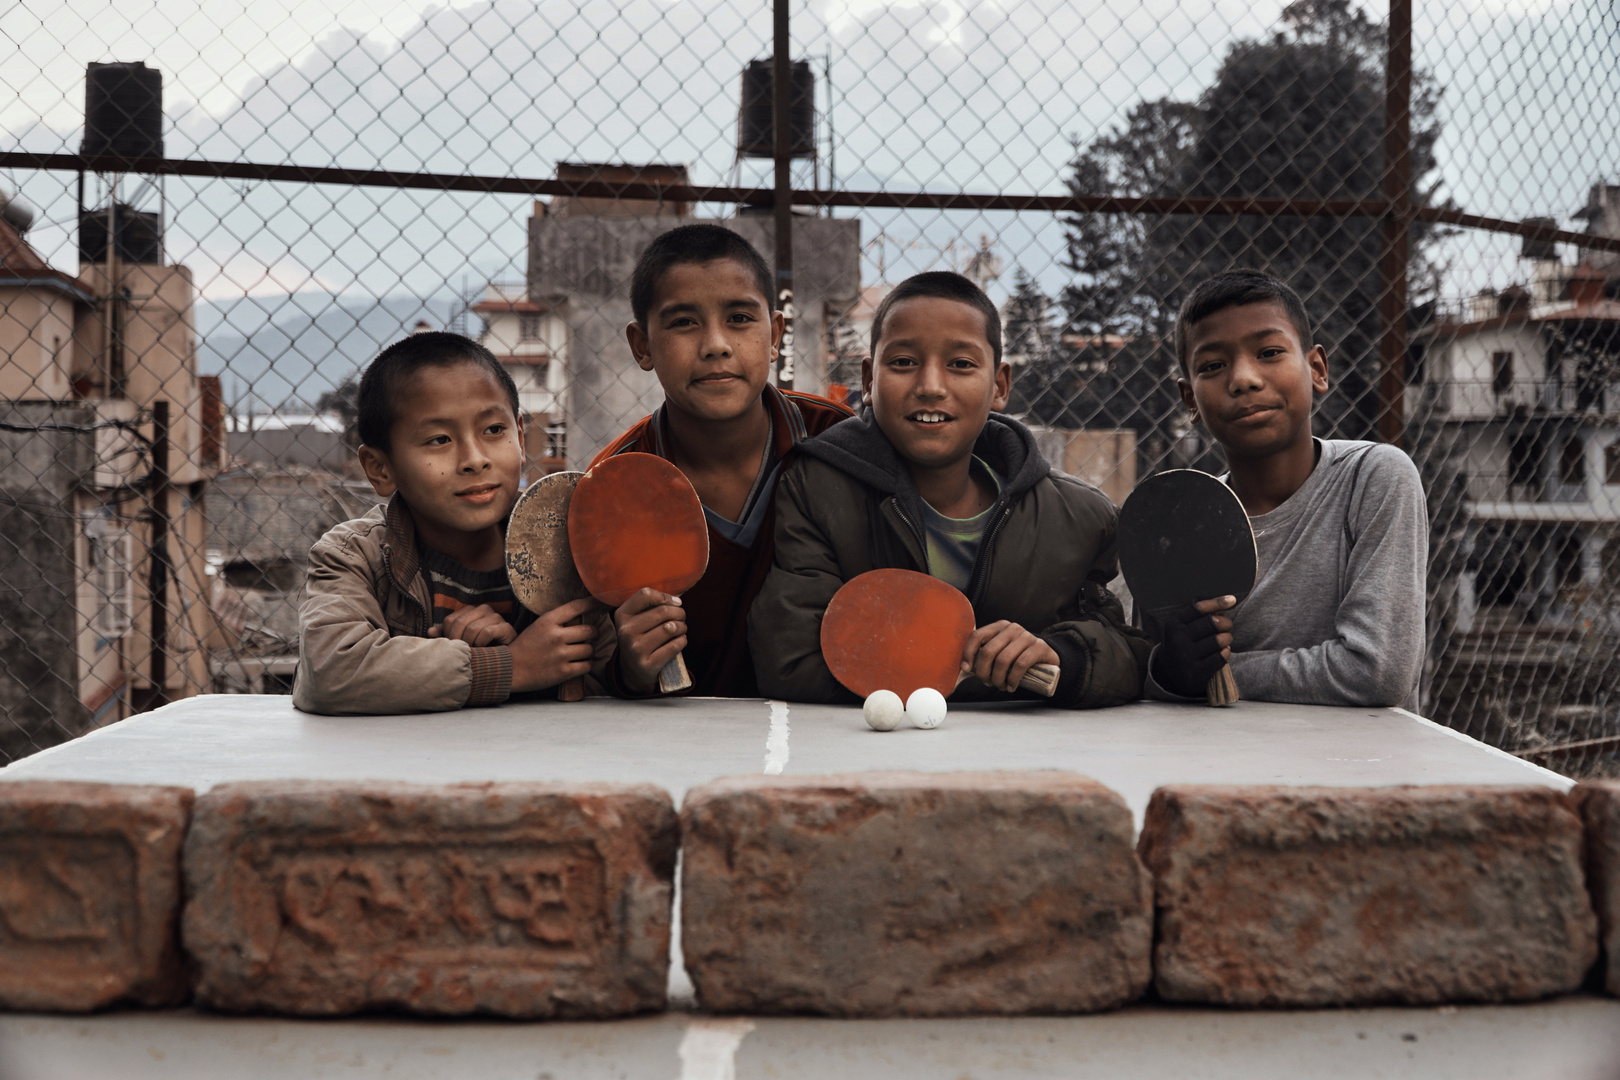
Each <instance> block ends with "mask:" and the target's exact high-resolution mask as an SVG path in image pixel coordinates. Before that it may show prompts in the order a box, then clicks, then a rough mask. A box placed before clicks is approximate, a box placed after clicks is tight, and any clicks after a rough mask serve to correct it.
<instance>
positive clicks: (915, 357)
mask: <svg viewBox="0 0 1620 1080" xmlns="http://www.w3.org/2000/svg"><path fill="white" fill-rule="evenodd" d="M861 385H862V388H863V390H864V392H865V395H866V399H867V400H868V401H870V402H871V403H872V414H873V415H874V416H875V417H876V418H877V423H878V427H879V428H880V429H881V430H882V432H883V434H884V435H885V436H886V437H887V438H888V440H889V443H890V445H892V446H893V447H894V449H895V452H896V453H898V454H899V455H900V456H901V457H902V458H903V459H905V460H906V461H908V462H910V463H911V464H913V465H921V466H923V467H924V468H938V467H940V466H944V465H950V464H952V463H954V462H958V461H964V460H966V459H967V457H968V455H969V454H971V453H972V452H973V444H974V442H976V441H977V440H978V438H979V432H981V431H983V430H984V424H985V421H986V420H988V419H989V417H990V411H991V410H992V409H1003V408H1006V406H1007V395H1008V394H1009V393H1010V392H1011V390H1012V369H1011V368H1010V367H1008V366H1007V365H1006V364H1004V363H1003V364H997V363H996V360H995V353H994V352H993V351H992V350H991V348H990V340H989V337H988V335H987V331H986V328H985V324H984V315H983V314H982V313H981V312H980V311H979V310H978V309H976V308H974V307H972V306H970V305H968V304H964V303H962V302H961V301H959V300H946V299H944V298H943V297H937V296H915V297H912V298H911V299H909V300H902V301H900V302H899V303H898V304H896V305H894V307H892V308H890V309H889V311H888V314H887V316H886V317H885V318H884V320H883V329H882V331H881V336H880V337H879V338H878V343H877V351H876V353H875V355H873V356H871V357H869V358H868V359H866V360H865V361H863V362H862V363H861Z"/></svg>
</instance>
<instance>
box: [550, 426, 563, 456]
mask: <svg viewBox="0 0 1620 1080" xmlns="http://www.w3.org/2000/svg"><path fill="white" fill-rule="evenodd" d="M567 456H568V425H567V424H547V425H546V457H548V458H559V459H561V458H566V457H567Z"/></svg>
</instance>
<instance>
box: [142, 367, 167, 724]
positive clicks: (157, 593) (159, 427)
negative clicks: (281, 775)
mask: <svg viewBox="0 0 1620 1080" xmlns="http://www.w3.org/2000/svg"><path fill="white" fill-rule="evenodd" d="M151 485H152V486H151V493H150V495H149V498H150V499H151V500H152V515H151V516H152V520H151V526H152V534H151V535H152V545H151V556H150V559H149V560H148V563H147V581H146V586H147V591H148V594H149V597H150V603H151V616H152V626H151V633H152V660H151V667H150V671H151V676H152V689H151V695H152V700H151V702H150V703H149V707H150V708H154V709H155V708H157V707H158V706H160V705H163V704H166V703H167V702H168V700H169V699H168V694H167V692H166V690H165V684H167V683H168V681H169V577H170V574H169V403H168V402H167V401H165V400H163V399H161V398H160V399H159V400H157V401H154V402H153V403H152V480H151Z"/></svg>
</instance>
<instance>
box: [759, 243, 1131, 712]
mask: <svg viewBox="0 0 1620 1080" xmlns="http://www.w3.org/2000/svg"><path fill="white" fill-rule="evenodd" d="M861 382H862V386H863V389H864V391H865V397H864V400H865V401H866V402H867V403H868V406H869V407H868V408H866V409H863V410H862V413H861V415H860V416H859V417H857V418H855V419H851V420H846V421H844V422H843V423H841V424H839V425H838V426H837V427H835V428H833V429H832V430H831V431H829V432H827V434H825V435H823V436H821V437H820V438H818V439H812V440H810V441H809V442H807V443H805V444H804V446H803V447H801V453H800V459H799V461H798V462H797V463H795V464H794V466H793V467H792V468H791V469H789V470H788V472H787V474H786V475H785V476H784V477H783V479H782V487H781V490H780V491H779V492H778V493H777V511H776V512H777V533H776V565H775V567H774V568H773V569H772V570H771V574H770V577H769V578H768V579H767V580H766V582H765V587H764V589H762V590H761V592H760V594H759V599H758V600H756V601H755V603H754V610H753V613H752V616H751V618H750V620H749V629H750V640H751V642H752V644H753V647H754V663H755V667H756V670H757V672H758V674H759V685H760V689H761V690H763V691H764V692H765V693H766V694H769V695H771V696H773V697H784V698H790V699H793V700H797V701H824V702H854V701H856V700H858V699H857V698H856V697H855V695H854V694H852V693H850V692H849V691H848V690H846V689H844V688H843V687H841V686H840V685H839V684H838V683H837V682H836V681H835V680H834V679H833V677H832V674H831V672H829V671H828V670H827V665H826V662H825V661H824V660H823V659H822V656H821V647H820V641H819V637H820V629H821V616H822V614H823V613H824V612H825V611H826V609H827V603H828V601H830V600H831V599H832V597H833V594H834V593H836V592H837V591H838V588H839V586H841V585H843V584H844V582H845V581H848V580H849V579H850V578H852V577H855V576H856V575H857V574H861V573H864V572H865V571H868V570H874V569H878V568H881V567H899V568H903V569H907V570H918V571H922V572H924V573H929V574H932V575H934V576H935V577H937V578H941V579H942V580H944V581H947V582H950V583H951V584H952V585H955V586H956V587H957V588H959V589H961V590H962V591H963V592H964V593H966V594H967V597H968V599H969V600H970V601H972V603H973V611H974V615H975V618H976V620H977V623H978V629H977V630H975V631H974V634H973V636H972V638H970V639H969V641H968V644H967V648H966V650H965V652H964V654H963V657H962V668H963V670H964V671H967V672H971V674H972V677H971V678H969V679H968V680H967V681H965V682H963V683H962V684H961V685H960V686H959V687H958V688H957V691H956V697H957V698H958V699H968V700H983V699H996V698H1006V697H1009V696H1012V695H1014V694H1018V693H1022V694H1023V695H1024V696H1033V695H1030V694H1029V693H1028V692H1027V691H1023V692H1021V691H1019V690H1018V689H1017V687H1018V682H1019V680H1020V679H1022V678H1023V676H1024V674H1025V673H1026V672H1027V671H1028V670H1029V669H1030V667H1031V666H1033V665H1034V664H1037V663H1055V664H1059V665H1060V666H1061V668H1062V674H1061V678H1060V679H1059V681H1058V687H1057V693H1056V695H1055V696H1054V697H1053V699H1052V700H1053V703H1054V704H1057V705H1061V706H1067V707H1071V708H1078V707H1091V706H1098V705H1117V704H1120V703H1122V702H1126V701H1130V700H1132V699H1134V698H1136V697H1138V696H1140V694H1141V691H1142V678H1143V674H1144V672H1145V670H1146V665H1147V658H1148V651H1149V648H1150V643H1149V642H1148V641H1147V639H1146V637H1144V636H1143V635H1141V634H1139V633H1137V632H1136V631H1134V630H1131V629H1129V628H1127V627H1126V626H1125V623H1124V612H1123V610H1122V608H1121V607H1120V604H1119V601H1118V600H1116V599H1115V598H1114V596H1113V595H1112V594H1111V593H1110V592H1109V591H1108V589H1107V584H1108V582H1109V580H1110V579H1112V578H1113V576H1114V574H1115V571H1116V560H1115V554H1114V525H1115V517H1116V516H1115V512H1114V506H1113V504H1112V503H1110V502H1109V501H1108V497H1107V496H1105V495H1104V494H1103V493H1102V492H1100V491H1098V490H1097V489H1096V488H1094V487H1092V486H1090V485H1089V484H1085V483H1082V482H1081V481H1079V480H1076V479H1074V478H1072V477H1069V476H1065V475H1063V474H1062V473H1058V472H1055V471H1054V470H1052V469H1051V467H1050V466H1048V465H1047V463H1046V461H1045V460H1044V459H1043V458H1042V457H1041V455H1040V452H1039V451H1038V450H1037V449H1036V447H1035V439H1034V436H1033V435H1031V434H1030V432H1029V431H1028V429H1026V428H1025V427H1024V426H1023V425H1022V424H1020V423H1018V422H1017V421H1016V420H1013V419H1012V418H1011V417H1007V416H1002V415H1000V414H999V413H998V412H996V411H995V410H999V409H1002V408H1004V407H1005V406H1006V404H1007V396H1008V393H1009V391H1010V390H1011V382H1012V373H1011V368H1010V367H1009V365H1007V364H1006V363H1003V362H1002V359H1001V319H1000V316H999V315H998V314H997V312H996V308H995V305H994V304H992V303H991V302H990V299H989V297H987V296H985V294H984V292H983V291H982V290H981V289H980V288H979V287H978V286H977V285H975V284H973V283H972V282H971V281H969V280H968V279H967V278H965V277H962V276H961V275H959V274H951V273H929V274H918V275H917V276H915V277H912V278H909V279H907V280H906V281H904V282H902V283H901V284H900V285H899V286H897V287H896V288H895V290H894V291H893V292H891V293H890V294H889V295H888V296H887V297H885V298H884V300H883V303H882V304H880V305H879V306H878V310H877V314H876V316H875V317H874V319H873V321H872V355H871V356H869V357H867V358H866V359H865V360H864V361H862V363H861Z"/></svg>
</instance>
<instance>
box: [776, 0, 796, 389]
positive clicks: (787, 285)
mask: <svg viewBox="0 0 1620 1080" xmlns="http://www.w3.org/2000/svg"><path fill="white" fill-rule="evenodd" d="M774 14H775V32H774V38H775V48H774V51H773V53H772V56H771V132H772V134H773V136H774V141H775V147H774V150H775V153H776V207H775V208H776V304H777V307H778V308H779V309H781V312H782V319H783V321H784V322H785V323H786V324H787V326H786V328H785V329H784V330H783V332H782V349H781V354H780V356H779V357H778V359H777V366H776V385H777V386H779V387H781V388H782V389H783V390H791V389H793V359H794V358H793V129H792V126H791V125H792V112H791V109H790V107H789V106H790V104H791V101H792V93H793V56H792V53H791V52H790V48H791V45H790V43H789V41H788V0H775V2H774Z"/></svg>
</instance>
